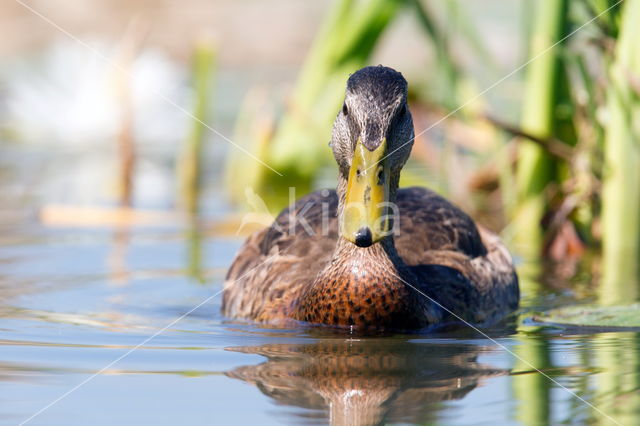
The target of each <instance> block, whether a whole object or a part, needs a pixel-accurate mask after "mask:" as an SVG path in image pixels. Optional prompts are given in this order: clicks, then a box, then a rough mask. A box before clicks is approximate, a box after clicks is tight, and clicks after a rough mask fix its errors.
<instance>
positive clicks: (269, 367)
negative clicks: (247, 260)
mask: <svg viewBox="0 0 640 426" xmlns="http://www.w3.org/2000/svg"><path fill="white" fill-rule="evenodd" d="M211 234H212V233H211V232H207V233H205V235H200V237H201V238H200V239H196V240H194V239H193V238H192V237H193V236H194V233H189V232H187V231H185V230H184V229H181V228H179V227H158V228H133V229H130V230H128V231H126V230H115V229H111V228H108V227H107V228H100V229H93V228H51V227H45V226H42V225H36V224H31V225H22V226H20V227H13V228H6V229H4V230H3V233H2V237H1V241H0V265H1V269H0V271H1V272H0V316H1V321H0V395H2V404H1V405H0V423H2V424H17V423H20V422H23V421H25V420H29V424H66V425H69V424H98V425H99V424H105V425H107V424H117V423H126V424H178V423H179V424H224V425H228V424H326V423H328V422H330V421H331V422H333V423H334V424H357V423H360V424H379V423H401V424H432V423H433V424H456V425H457V424H459V425H472V424H473V425H476V424H545V423H569V424H584V423H598V424H600V423H603V424H607V423H609V424H615V423H614V420H615V421H617V422H619V423H621V424H638V419H640V412H639V410H640V397H639V386H640V375H639V371H640V370H639V369H640V345H639V344H638V343H639V342H640V335H638V334H636V333H629V332H618V333H588V334H587V333H586V332H584V331H579V330H575V329H574V330H570V329H563V328H559V327H550V326H544V327H543V326H541V325H539V324H535V323H533V322H532V321H531V320H530V319H529V317H530V312H531V311H533V310H535V309H537V308H540V307H544V306H550V305H553V304H562V303H575V302H573V299H572V295H571V294H567V293H559V292H553V291H548V290H546V291H540V292H538V294H525V300H524V305H525V309H523V312H522V314H521V315H520V316H519V317H514V318H512V319H510V320H508V321H506V322H504V323H503V324H500V325H498V326H496V327H493V328H491V329H484V330H482V333H483V334H486V335H487V336H489V337H486V336H485V335H483V334H481V333H479V332H477V331H474V330H472V329H461V330H455V331H448V332H440V333H437V334H431V335H398V336H378V337H375V336H370V337H361V336H356V335H348V334H337V333H334V332H321V331H317V330H303V329H297V330H296V329H291V330H288V329H286V330H283V329H273V328H261V327H259V326H256V325H253V324H250V323H243V322H237V321H229V320H228V319H225V318H223V317H222V316H221V315H220V313H219V308H220V300H221V298H220V295H219V294H218V293H219V292H220V290H221V286H222V281H223V277H224V272H225V268H226V267H227V266H228V265H229V263H230V262H231V260H232V258H233V254H234V253H235V251H236V249H237V248H238V247H239V245H240V244H241V239H239V238H235V237H216V236H215V235H211ZM189 236H191V238H189ZM194 244H196V245H198V246H199V250H196V249H195V247H194ZM530 293H531V292H530ZM581 333H582V334H581ZM537 370H539V371H537ZM56 401H57V402H56ZM36 414H37V415H36ZM34 415H35V416H34ZM32 416H34V417H32ZM606 416H610V417H611V419H608V418H607V417H606ZM612 419H614V420H612Z"/></svg>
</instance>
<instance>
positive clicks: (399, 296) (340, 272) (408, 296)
mask: <svg viewBox="0 0 640 426" xmlns="http://www.w3.org/2000/svg"><path fill="white" fill-rule="evenodd" d="M338 245H339V247H338V250H337V253H336V255H335V256H334V260H333V261H332V262H331V263H330V264H329V265H328V266H327V268H325V269H324V270H323V271H322V272H321V273H320V274H319V275H318V277H317V278H316V280H315V281H314V283H313V284H312V285H311V286H309V288H308V289H307V290H306V291H305V292H304V293H303V294H302V296H301V297H300V300H299V302H298V303H297V305H296V306H295V307H294V312H293V315H292V316H293V317H294V318H295V319H297V320H300V321H306V322H310V323H315V324H327V325H332V326H339V327H350V326H352V327H355V328H358V329H372V328H375V329H385V328H389V329H416V328H421V327H424V326H426V325H429V324H434V323H436V322H437V321H438V319H439V311H438V309H436V308H435V307H431V306H430V305H429V303H428V300H424V299H422V298H420V297H419V295H418V294H417V293H416V292H415V290H413V289H411V288H409V287H408V286H407V285H406V284H405V283H404V282H403V280H405V281H408V282H410V281H409V280H412V279H413V277H412V276H410V275H408V271H406V270H403V269H400V270H398V269H397V267H396V265H395V264H394V262H393V261H392V259H391V258H390V257H389V255H388V253H386V252H385V250H387V249H388V247H385V246H384V245H383V244H375V245H373V246H371V247H368V248H364V249H363V248H358V247H356V246H355V245H353V244H351V243H349V242H346V241H343V242H339V243H338ZM399 277H401V278H402V279H400V278H399Z"/></svg>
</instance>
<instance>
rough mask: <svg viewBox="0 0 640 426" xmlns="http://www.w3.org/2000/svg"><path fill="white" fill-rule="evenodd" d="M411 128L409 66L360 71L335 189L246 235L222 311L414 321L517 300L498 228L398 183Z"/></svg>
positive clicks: (267, 317)
mask: <svg viewBox="0 0 640 426" xmlns="http://www.w3.org/2000/svg"><path fill="white" fill-rule="evenodd" d="M413 138H414V131H413V120H412V117H411V112H410V111H409V108H408V105H407V82H406V80H405V79H404V77H403V76H402V74H401V73H399V72H397V71H395V70H393V69H391V68H387V67H384V66H375V67H365V68H362V69H360V70H359V71H357V72H355V73H354V74H352V75H351V76H350V77H349V79H348V81H347V87H346V94H345V99H344V104H343V107H342V109H341V110H340V111H339V113H338V115H337V117H336V119H335V122H334V126H333V132H332V138H331V143H330V146H331V148H332V150H333V155H334V157H335V160H336V162H337V164H338V170H339V173H338V186H337V189H336V191H329V190H321V191H318V192H314V193H312V194H309V195H307V196H306V197H303V198H302V199H300V200H298V201H297V202H295V203H294V204H293V205H291V206H290V207H289V208H287V209H285V210H284V211H282V212H281V213H280V215H279V216H278V217H277V218H276V220H275V221H274V223H273V224H272V225H271V226H270V227H269V228H267V229H264V230H262V231H258V232H256V233H254V234H253V235H251V236H250V237H249V238H248V239H247V241H246V242H245V244H244V245H243V247H242V248H241V249H240V251H239V253H238V254H237V255H236V258H235V260H234V261H233V264H232V265H231V267H230V269H229V271H228V273H227V277H226V281H225V283H224V296H223V302H222V311H223V314H224V315H226V316H228V317H233V318H244V319H250V320H255V321H259V322H264V323H271V324H288V323H291V322H304V323H311V324H325V325H329V326H337V327H346V328H349V329H383V330H416V329H424V328H429V327H431V326H434V325H442V324H445V323H446V324H448V323H459V322H467V323H472V324H480V325H486V324H489V323H493V322H495V321H497V320H499V319H501V318H502V317H504V316H505V315H507V314H508V313H510V312H512V311H514V310H515V309H516V308H517V306H518V300H519V289H518V278H517V275H516V272H515V269H514V266H513V262H512V260H511V256H510V255H509V252H508V251H507V249H506V248H505V246H504V245H503V243H502V242H501V241H500V239H499V237H498V236H497V235H495V234H493V233H492V232H490V231H488V230H486V229H484V228H482V227H481V226H478V225H476V224H475V223H474V221H473V220H472V219H471V218H470V217H469V216H467V215H466V214H465V213H464V212H463V211H462V210H460V209H459V208H457V207H456V206H454V205H453V204H452V203H450V202H449V201H447V200H446V199H444V198H443V197H441V196H439V195H437V194H436V193H434V192H433V191H430V190H428V189H426V188H417V187H414V188H405V189H398V184H399V179H400V171H401V170H402V167H403V166H404V164H405V162H406V161H407V159H408V157H409V154H410V152H411V147H412V144H413Z"/></svg>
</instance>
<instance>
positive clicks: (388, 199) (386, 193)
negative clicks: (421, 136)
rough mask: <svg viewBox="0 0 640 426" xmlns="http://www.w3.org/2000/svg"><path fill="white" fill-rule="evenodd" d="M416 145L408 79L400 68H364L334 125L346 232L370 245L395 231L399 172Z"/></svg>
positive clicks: (350, 86) (351, 238)
mask: <svg viewBox="0 0 640 426" xmlns="http://www.w3.org/2000/svg"><path fill="white" fill-rule="evenodd" d="M412 145H413V120H412V119H411V113H410V112H409V108H408V105H407V81H406V80H405V79H404V77H402V74H400V73H399V72H397V71H395V70H393V69H391V68H387V67H383V66H381V65H380V66H377V67H365V68H362V69H361V70H359V71H357V72H355V73H354V74H353V75H351V77H350V78H349V80H348V81H347V90H346V94H345V99H344V104H343V107H342V110H341V111H340V112H339V113H338V116H337V117H336V120H335V123H334V125H333V136H332V139H331V147H332V149H333V155H334V157H335V159H336V162H337V163H338V167H339V169H340V175H341V177H342V178H343V179H344V180H346V181H347V185H346V190H345V193H343V194H340V195H341V199H342V202H343V208H342V210H341V218H340V223H341V227H340V230H341V235H342V237H344V238H345V239H347V240H349V241H351V242H353V243H354V244H356V245H357V246H359V247H368V246H370V245H372V244H373V243H376V242H377V241H380V240H381V239H382V238H384V237H385V236H386V235H388V234H389V233H390V232H391V229H390V227H391V221H390V220H389V214H390V212H392V211H393V210H392V209H391V208H390V204H389V203H393V201H394V196H395V190H396V189H397V186H398V181H399V178H400V170H401V169H402V166H404V164H405V162H406V161H407V159H408V158H409V154H410V153H411V147H412Z"/></svg>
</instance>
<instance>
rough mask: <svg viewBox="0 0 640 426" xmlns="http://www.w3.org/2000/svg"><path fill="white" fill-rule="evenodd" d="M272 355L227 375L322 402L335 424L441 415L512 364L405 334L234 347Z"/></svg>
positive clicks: (270, 391) (300, 400)
mask: <svg viewBox="0 0 640 426" xmlns="http://www.w3.org/2000/svg"><path fill="white" fill-rule="evenodd" d="M228 350H231V351H237V352H243V353H250V354H258V355H263V356H265V357H267V358H268V360H267V361H266V362H264V363H262V364H259V365H248V366H244V367H239V368H236V369H234V370H232V371H229V372H228V373H227V375H228V376H230V377H233V378H238V379H241V380H244V381H246V382H248V383H252V384H255V385H256V386H258V388H259V389H260V390H261V391H262V392H263V393H264V394H266V395H268V396H270V397H271V398H273V399H275V400H276V401H277V402H279V403H282V404H287V405H292V406H297V407H303V408H307V409H316V410H317V409H320V410H322V411H323V412H324V413H325V414H324V415H328V417H329V419H330V421H331V424H333V425H358V424H359V425H368V424H379V423H382V422H425V421H431V420H435V418H436V415H437V413H438V410H439V409H442V406H441V405H439V404H437V403H439V402H441V401H447V400H453V399H461V398H463V397H464V396H465V395H466V394H467V393H469V392H470V391H471V390H472V389H474V388H475V387H476V386H478V384H479V383H480V381H481V380H482V379H484V378H488V377H495V376H500V375H504V374H508V370H504V369H498V368H493V367H491V366H487V365H483V364H479V363H478V362H477V361H476V359H477V357H478V355H479V354H480V353H482V352H487V350H488V348H487V347H483V346H479V345H471V344H463V343H448V344H442V343H433V342H430V343H416V342H411V341H407V340H405V339H393V338H384V339H363V340H349V339H347V340H334V339H331V340H323V341H319V342H317V343H313V344H267V345H261V346H243V347H233V348H228Z"/></svg>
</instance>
